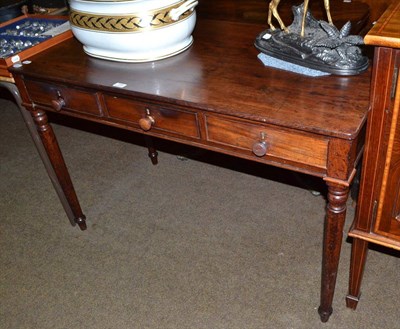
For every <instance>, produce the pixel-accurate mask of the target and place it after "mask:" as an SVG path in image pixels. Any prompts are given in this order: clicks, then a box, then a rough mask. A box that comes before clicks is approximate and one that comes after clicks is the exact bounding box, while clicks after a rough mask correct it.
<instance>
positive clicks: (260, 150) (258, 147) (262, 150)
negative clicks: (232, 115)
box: [253, 132, 268, 157]
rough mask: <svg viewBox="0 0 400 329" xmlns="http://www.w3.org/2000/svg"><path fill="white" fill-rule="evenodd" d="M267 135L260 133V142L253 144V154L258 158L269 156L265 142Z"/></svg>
mask: <svg viewBox="0 0 400 329" xmlns="http://www.w3.org/2000/svg"><path fill="white" fill-rule="evenodd" d="M265 135H266V134H265V133H264V132H262V133H260V141H259V142H256V143H254V144H253V153H254V154H255V155H257V156H258V157H262V156H264V155H266V154H267V148H268V145H267V142H266V141H265Z"/></svg>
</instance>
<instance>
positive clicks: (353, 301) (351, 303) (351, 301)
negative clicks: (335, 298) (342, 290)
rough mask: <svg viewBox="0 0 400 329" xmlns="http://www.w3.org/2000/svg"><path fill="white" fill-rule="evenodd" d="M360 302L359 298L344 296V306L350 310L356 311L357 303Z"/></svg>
mask: <svg viewBox="0 0 400 329" xmlns="http://www.w3.org/2000/svg"><path fill="white" fill-rule="evenodd" d="M359 300H360V296H358V297H356V296H352V295H347V296H346V306H347V307H348V308H351V309H352V310H356V308H357V305H358V301H359Z"/></svg>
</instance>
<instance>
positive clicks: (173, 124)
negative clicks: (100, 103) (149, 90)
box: [104, 95, 200, 138]
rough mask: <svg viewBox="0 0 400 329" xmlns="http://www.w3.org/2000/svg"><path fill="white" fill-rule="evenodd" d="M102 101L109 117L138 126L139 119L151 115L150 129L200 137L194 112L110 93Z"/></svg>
mask: <svg viewBox="0 0 400 329" xmlns="http://www.w3.org/2000/svg"><path fill="white" fill-rule="evenodd" d="M104 101H105V104H106V107H107V112H108V115H109V117H110V118H111V119H117V120H120V121H122V122H124V123H129V124H131V125H133V126H137V127H139V120H141V119H143V118H145V117H146V116H151V118H152V119H154V122H153V123H152V126H151V128H150V129H149V130H151V131H156V132H161V133H164V132H165V133H172V134H178V135H181V136H186V137H191V138H200V132H199V127H198V119H197V114H196V113H194V112H189V111H185V110H181V109H170V108H166V107H162V106H158V105H152V104H147V103H144V102H140V101H136V100H132V99H127V98H121V97H117V96H110V95H104Z"/></svg>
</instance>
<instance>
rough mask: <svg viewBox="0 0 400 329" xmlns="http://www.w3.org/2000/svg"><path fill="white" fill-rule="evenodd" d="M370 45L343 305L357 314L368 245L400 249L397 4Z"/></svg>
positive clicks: (373, 34)
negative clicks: (370, 65)
mask: <svg viewBox="0 0 400 329" xmlns="http://www.w3.org/2000/svg"><path fill="white" fill-rule="evenodd" d="M365 42H366V44H370V45H374V46H376V48H375V56H374V68H373V77H372V90H371V110H370V113H369V116H368V124H367V140H366V144H365V154H364V160H363V167H362V178H361V186H360V195H359V200H358V208H357V213H356V218H355V221H354V224H353V226H352V228H351V230H350V233H349V235H350V236H352V237H353V238H354V241H353V247H352V256H351V267H350V286H349V294H348V296H347V306H348V307H350V308H353V309H355V308H356V307H357V302H358V300H359V296H360V285H361V280H362V275H363V269H364V266H365V261H366V257H367V251H368V243H370V242H372V243H376V244H380V245H383V246H386V247H391V248H394V249H397V250H400V123H399V120H400V118H399V111H400V79H399V68H400V2H397V1H396V2H395V3H393V4H392V5H391V6H390V7H389V8H388V10H387V11H386V12H385V13H384V15H383V16H382V17H381V18H380V20H379V21H378V23H377V24H376V25H375V26H374V28H373V29H372V30H371V31H370V32H369V33H368V35H367V36H366V38H365Z"/></svg>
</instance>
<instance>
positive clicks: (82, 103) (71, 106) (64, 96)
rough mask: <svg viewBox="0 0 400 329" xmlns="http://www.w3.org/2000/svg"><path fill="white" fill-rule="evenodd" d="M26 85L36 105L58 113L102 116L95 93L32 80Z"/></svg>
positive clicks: (27, 81) (26, 82)
mask: <svg viewBox="0 0 400 329" xmlns="http://www.w3.org/2000/svg"><path fill="white" fill-rule="evenodd" d="M25 85H26V89H27V90H28V93H29V96H30V98H31V100H32V101H33V102H34V103H35V104H38V105H45V106H48V107H51V108H53V109H55V110H56V111H71V112H77V113H85V114H92V115H96V116H101V115H102V112H101V110H100V106H99V102H98V97H97V95H96V93H94V92H90V91H86V90H81V89H76V88H70V87H67V86H63V85H57V84H51V83H45V82H39V81H32V80H26V81H25Z"/></svg>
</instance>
